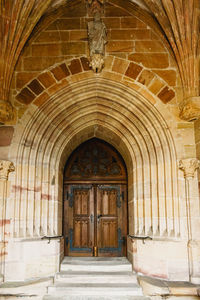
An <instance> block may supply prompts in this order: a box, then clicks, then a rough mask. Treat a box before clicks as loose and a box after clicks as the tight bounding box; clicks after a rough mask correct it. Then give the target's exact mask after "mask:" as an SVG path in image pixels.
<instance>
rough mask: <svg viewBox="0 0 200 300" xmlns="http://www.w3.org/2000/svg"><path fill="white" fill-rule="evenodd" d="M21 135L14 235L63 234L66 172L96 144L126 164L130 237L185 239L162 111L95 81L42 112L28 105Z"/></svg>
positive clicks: (128, 91)
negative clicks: (80, 149)
mask: <svg viewBox="0 0 200 300" xmlns="http://www.w3.org/2000/svg"><path fill="white" fill-rule="evenodd" d="M20 132H21V134H20ZM16 133H17V134H16V135H15V139H14V141H13V145H12V153H11V156H12V160H13V161H14V162H15V164H16V176H15V182H13V199H14V204H13V205H14V234H15V236H31V237H32V236H41V235H47V234H48V235H54V234H56V235H57V234H61V224H62V222H61V219H62V174H63V167H64V165H65V162H66V159H67V158H68V157H69V155H70V154H71V152H72V151H73V150H74V149H75V148H76V147H77V146H78V145H79V144H81V143H82V142H84V141H86V140H88V139H90V138H92V137H98V138H100V139H103V140H105V141H107V142H108V143H110V144H112V145H113V146H114V147H115V148H116V149H117V150H118V151H119V152H120V153H121V155H122V156H123V158H124V160H125V162H126V165H127V169H128V182H129V183H128V191H129V195H128V199H129V200H128V201H129V233H132V234H152V235H155V236H156V235H158V236H165V237H166V235H173V236H174V235H178V234H179V233H180V224H179V197H178V183H177V167H176V153H175V148H174V144H173V140H172V137H171V134H170V132H169V129H168V127H167V125H166V123H165V121H164V120H163V118H162V117H161V115H160V113H159V112H158V111H157V109H156V108H155V107H154V106H153V105H152V104H151V103H149V102H148V101H147V100H145V99H144V98H143V97H141V95H139V94H137V93H136V92H134V91H133V90H131V89H130V88H127V87H125V86H123V85H122V84H119V83H116V82H113V81H111V80H105V79H103V78H98V77H97V78H92V79H88V80H83V81H80V82H79V83H74V84H72V85H71V86H67V87H65V88H64V89H63V90H62V91H60V92H58V93H57V94H56V95H55V96H52V97H51V99H50V100H49V101H47V102H46V103H45V104H43V106H41V107H40V108H36V106H34V105H33V104H31V105H30V109H29V111H28V112H27V113H26V114H25V116H24V117H23V119H22V120H21V123H20V124H19V125H18V126H17V129H16ZM16 150H17V153H16ZM15 153H16V154H15Z"/></svg>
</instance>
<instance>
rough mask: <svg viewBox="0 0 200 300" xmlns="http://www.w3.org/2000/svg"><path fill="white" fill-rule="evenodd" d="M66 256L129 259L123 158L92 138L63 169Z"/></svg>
mask: <svg viewBox="0 0 200 300" xmlns="http://www.w3.org/2000/svg"><path fill="white" fill-rule="evenodd" d="M63 219H64V223H63V233H64V237H65V255H69V256H93V255H95V256H97V255H98V256H126V236H127V172H126V166H125V163H124V161H123V159H122V157H121V155H120V154H119V153H118V152H117V151H116V150H115V149H114V148H113V147H112V146H111V145H109V144H108V143H106V142H104V141H102V140H99V139H97V138H93V139H91V140H88V141H87V142H85V143H83V144H81V145H80V146H79V147H78V148H77V149H75V150H74V152H73V153H72V154H71V156H70V157H69V159H68V161H67V163H66V166H65V170H64V208H63Z"/></svg>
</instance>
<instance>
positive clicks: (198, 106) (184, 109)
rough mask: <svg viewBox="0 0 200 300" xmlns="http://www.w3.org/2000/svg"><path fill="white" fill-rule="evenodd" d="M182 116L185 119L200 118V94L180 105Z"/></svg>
mask: <svg viewBox="0 0 200 300" xmlns="http://www.w3.org/2000/svg"><path fill="white" fill-rule="evenodd" d="M179 116H180V118H181V119H183V120H185V121H190V122H191V121H195V120H197V119H199V118H200V96H199V97H190V98H187V99H185V100H184V101H183V103H182V104H181V106H180V115H179Z"/></svg>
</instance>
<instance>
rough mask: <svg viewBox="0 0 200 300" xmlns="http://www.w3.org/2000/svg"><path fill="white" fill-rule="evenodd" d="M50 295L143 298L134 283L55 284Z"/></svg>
mask: <svg viewBox="0 0 200 300" xmlns="http://www.w3.org/2000/svg"><path fill="white" fill-rule="evenodd" d="M48 294H49V295H56V296H64V295H66V296H68V295H69V296H78V295H81V296H143V293H142V289H141V288H140V287H139V285H138V284H134V283H120V284H118V283H116V284H115V283H82V284H75V283H74V284H73V283H55V284H54V285H53V286H49V287H48Z"/></svg>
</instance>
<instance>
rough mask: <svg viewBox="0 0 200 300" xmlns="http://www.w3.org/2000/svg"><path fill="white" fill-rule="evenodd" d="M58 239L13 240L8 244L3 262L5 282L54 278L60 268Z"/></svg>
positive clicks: (60, 255)
mask: <svg viewBox="0 0 200 300" xmlns="http://www.w3.org/2000/svg"><path fill="white" fill-rule="evenodd" d="M60 249H62V247H61V243H60V239H59V238H58V239H53V240H51V241H50V243H49V242H48V240H41V239H30V240H28V239H26V240H13V241H11V242H9V244H8V255H7V256H6V261H5V278H4V280H5V281H23V280H28V279H30V278H41V277H48V276H54V275H55V273H56V272H58V271H59V268H60V260H61V257H62V255H63V254H62V253H61V251H60Z"/></svg>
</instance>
